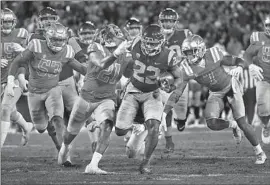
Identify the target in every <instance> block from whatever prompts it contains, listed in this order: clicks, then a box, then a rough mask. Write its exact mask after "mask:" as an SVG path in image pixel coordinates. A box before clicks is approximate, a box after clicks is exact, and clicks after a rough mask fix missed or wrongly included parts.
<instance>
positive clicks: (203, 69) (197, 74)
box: [163, 35, 267, 164]
mask: <svg viewBox="0 0 270 185" xmlns="http://www.w3.org/2000/svg"><path fill="white" fill-rule="evenodd" d="M182 52H183V53H184V54H185V56H186V59H184V61H182V63H181V67H179V68H178V72H177V73H174V74H175V75H176V76H179V77H180V76H181V78H182V83H179V85H177V86H168V87H167V88H165V90H166V91H167V92H170V91H172V90H173V89H176V90H175V91H173V93H172V94H171V95H170V97H169V100H168V102H167V103H166V105H165V108H164V112H163V114H164V115H163V116H166V114H167V113H168V112H169V111H170V110H171V109H172V108H173V107H174V105H175V103H176V102H177V101H178V98H179V97H180V96H181V95H182V92H183V91H184V88H185V86H186V84H187V83H188V81H189V80H190V79H195V80H196V81H197V82H198V83H199V84H202V85H205V86H206V87H208V88H209V90H210V94H209V97H208V100H207V104H206V108H205V113H204V116H205V119H206V123H207V126H208V128H210V129H211V130H215V131H216V130H223V129H225V128H232V129H233V136H234V138H235V140H236V142H237V144H239V143H240V142H241V139H242V136H241V131H240V129H239V127H240V128H241V130H242V131H243V132H244V134H245V136H246V138H247V139H248V140H249V142H250V143H251V144H252V146H253V149H254V151H255V154H256V162H255V164H263V163H264V162H265V160H266V158H267V157H266V155H265V153H264V151H263V150H262V148H261V146H260V144H259V142H258V139H257V138H256V134H255V131H254V130H253V128H252V126H251V125H250V124H248V123H247V122H246V119H245V107H244V102H243V98H242V92H241V91H242V89H241V87H240V84H239V81H238V79H237V78H239V75H241V73H242V72H243V67H244V61H243V60H242V59H241V58H238V57H234V56H229V55H228V56H223V54H222V52H220V51H219V49H218V48H216V47H212V48H209V49H206V47H205V43H204V41H203V39H202V38H201V37H200V36H199V35H193V36H191V37H188V38H187V39H185V40H184V41H183V44H182ZM222 65H227V66H234V65H236V66H237V67H236V68H234V69H232V70H231V71H230V73H231V74H232V75H229V74H228V73H226V72H225V70H224V68H223V67H222ZM223 97H226V98H227V99H228V102H229V103H230V105H231V108H232V112H233V117H234V119H235V120H236V121H228V120H224V119H220V118H219V114H220V112H221V111H222V109H223V108H224V103H223V101H222V98H223Z"/></svg>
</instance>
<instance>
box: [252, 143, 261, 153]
mask: <svg viewBox="0 0 270 185" xmlns="http://www.w3.org/2000/svg"><path fill="white" fill-rule="evenodd" d="M253 149H254V152H255V154H256V155H258V154H260V153H262V152H263V150H262V147H261V145H260V144H258V145H257V146H253Z"/></svg>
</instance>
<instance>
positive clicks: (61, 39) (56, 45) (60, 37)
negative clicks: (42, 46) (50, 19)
mask: <svg viewBox="0 0 270 185" xmlns="http://www.w3.org/2000/svg"><path fill="white" fill-rule="evenodd" d="M45 38H46V41H47V45H48V47H49V48H50V49H51V50H52V51H54V52H59V51H61V50H62V49H63V48H64V47H65V46H66V45H67V41H68V32H67V28H66V27H65V26H63V25H62V24H60V23H52V24H50V26H48V27H47V28H46V29H45Z"/></svg>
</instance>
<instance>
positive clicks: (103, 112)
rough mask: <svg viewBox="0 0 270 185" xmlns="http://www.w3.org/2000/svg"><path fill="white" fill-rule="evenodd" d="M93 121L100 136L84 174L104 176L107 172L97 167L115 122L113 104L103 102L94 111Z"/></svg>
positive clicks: (108, 101)
mask: <svg viewBox="0 0 270 185" xmlns="http://www.w3.org/2000/svg"><path fill="white" fill-rule="evenodd" d="M94 115H95V120H96V122H97V123H99V125H100V126H99V127H100V134H99V138H98V142H97V146H96V149H95V152H94V154H93V156H92V160H91V162H90V163H89V164H88V165H87V167H86V169H85V173H90V174H106V173H107V172H106V171H104V170H101V169H100V168H99V167H98V164H99V161H100V160H101V158H102V156H103V155H104V153H105V151H106V149H107V148H108V146H109V142H110V135H111V132H112V129H113V126H114V120H115V118H114V117H115V103H114V101H113V100H109V99H108V100H104V101H102V102H101V103H100V105H99V106H98V107H97V108H96V109H95V110H94Z"/></svg>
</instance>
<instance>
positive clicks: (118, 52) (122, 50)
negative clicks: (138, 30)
mask: <svg viewBox="0 0 270 185" xmlns="http://www.w3.org/2000/svg"><path fill="white" fill-rule="evenodd" d="M130 45H131V42H128V41H127V40H125V41H123V42H122V43H121V44H119V46H118V47H117V48H116V49H115V50H114V52H113V55H114V56H115V57H118V56H119V55H122V54H123V53H126V52H129V51H128V50H127V48H129V47H130Z"/></svg>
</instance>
